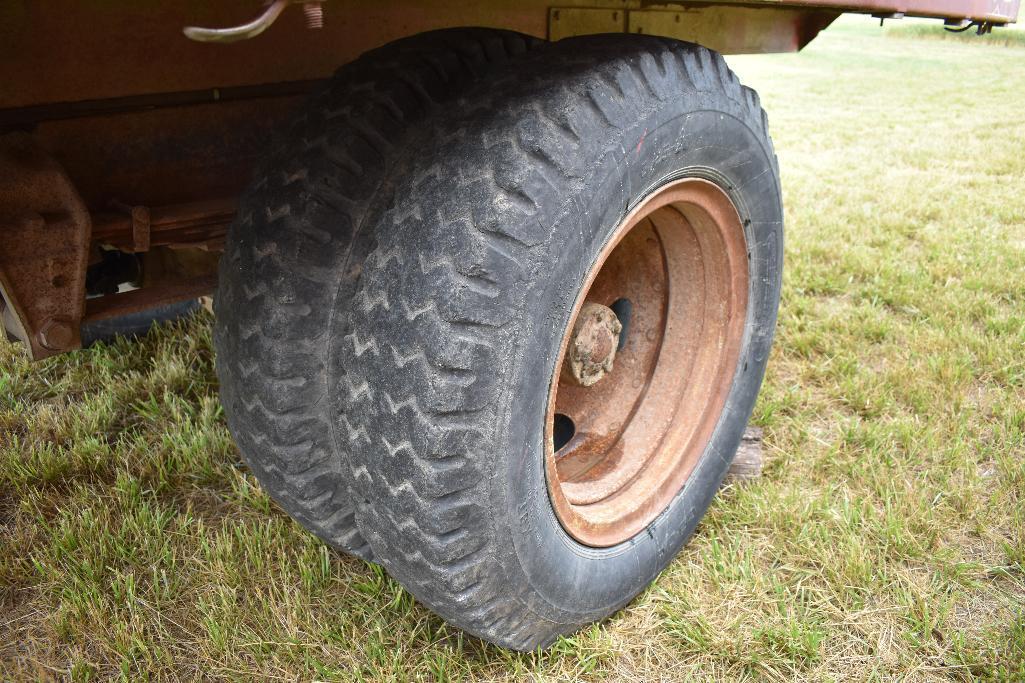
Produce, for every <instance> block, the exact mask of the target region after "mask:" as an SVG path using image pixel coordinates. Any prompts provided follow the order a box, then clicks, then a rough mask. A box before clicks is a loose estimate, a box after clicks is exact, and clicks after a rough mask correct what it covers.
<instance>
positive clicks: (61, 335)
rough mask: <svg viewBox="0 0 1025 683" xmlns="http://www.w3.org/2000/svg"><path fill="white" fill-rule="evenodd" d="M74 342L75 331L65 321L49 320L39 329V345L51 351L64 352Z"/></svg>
mask: <svg viewBox="0 0 1025 683" xmlns="http://www.w3.org/2000/svg"><path fill="white" fill-rule="evenodd" d="M74 341H75V331H74V329H73V328H72V327H71V323H69V322H68V321H67V320H59V319H56V318H51V319H50V320H47V321H46V322H45V323H43V326H42V327H41V328H39V343H40V344H42V345H43V346H44V347H46V348H48V349H50V350H51V351H66V350H68V349H70V348H71V345H72V344H73V343H74Z"/></svg>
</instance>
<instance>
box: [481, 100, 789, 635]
mask: <svg viewBox="0 0 1025 683" xmlns="http://www.w3.org/2000/svg"><path fill="white" fill-rule="evenodd" d="M683 99H684V98H680V99H679V100H676V101H672V102H668V103H666V106H664V107H662V108H661V109H660V110H657V111H654V112H652V113H651V114H650V115H649V116H648V117H646V118H644V119H642V120H640V121H638V122H637V123H636V124H635V125H634V126H632V127H631V128H629V129H628V130H627V131H626V132H625V134H624V135H623V137H622V138H621V144H619V145H618V146H616V147H615V148H614V149H611V150H607V151H606V152H605V154H604V155H603V156H602V157H601V158H600V159H599V160H596V163H595V164H594V172H593V173H592V174H591V176H590V178H589V179H588V180H587V182H585V183H584V185H583V187H582V188H581V190H580V191H579V192H578V193H576V194H575V195H574V196H573V197H570V198H569V199H568V200H567V201H566V202H565V203H563V205H562V206H561V207H560V210H559V211H558V212H555V213H554V214H553V215H550V216H547V217H545V218H542V220H546V219H547V220H549V221H551V223H552V225H553V230H552V237H551V239H550V241H549V245H550V247H549V248H550V251H549V263H550V264H551V269H550V277H548V278H541V279H539V280H538V281H535V282H534V283H532V284H531V285H530V287H529V289H528V291H527V293H526V297H525V298H524V301H526V302H530V303H528V304H527V309H526V310H525V311H524V313H523V315H524V317H525V320H524V324H523V325H522V326H521V328H520V329H521V330H522V331H523V332H522V334H521V337H520V339H521V341H520V343H519V344H518V346H517V347H516V348H515V349H514V350H513V353H512V356H513V358H511V359H510V361H511V362H509V363H507V364H505V367H506V368H507V369H508V370H509V371H510V372H511V377H510V380H509V382H508V383H507V384H506V387H507V391H506V392H505V394H504V395H503V397H502V401H503V405H502V407H501V408H500V410H499V411H498V414H499V415H503V416H507V419H506V420H505V421H503V422H502V423H501V424H500V425H499V428H498V430H497V432H496V453H497V457H496V462H495V470H494V475H493V478H492V481H491V486H490V494H491V496H492V499H493V504H494V507H493V508H492V509H494V510H496V511H497V512H498V514H497V515H496V518H495V528H496V532H497V534H498V535H499V540H498V543H497V546H498V547H499V548H501V549H502V551H501V552H502V553H503V554H504V555H505V557H504V558H503V564H504V566H505V567H506V568H507V569H508V570H511V571H513V572H516V573H521V574H522V578H523V579H524V580H525V581H526V582H527V584H529V586H530V588H531V589H532V590H529V591H526V595H525V598H524V599H525V600H526V601H527V602H528V605H527V606H528V607H529V608H530V609H531V610H532V611H534V612H536V613H537V614H539V615H540V616H542V617H544V618H546V619H550V620H553V621H555V622H557V623H573V622H576V623H579V622H582V621H585V620H589V619H593V618H598V617H601V616H604V615H606V614H608V613H609V612H610V611H613V610H615V609H617V608H618V607H620V606H622V605H624V604H625V603H626V602H628V601H629V600H630V599H631V598H632V597H633V596H635V595H636V594H637V593H638V592H640V591H641V590H643V589H644V588H645V587H646V586H647V585H648V584H649V583H650V582H651V581H652V580H653V579H654V578H655V576H656V575H657V574H658V573H659V572H660V571H661V570H662V569H663V568H664V567H665V566H666V565H667V564H668V562H669V561H670V560H671V559H672V557H673V556H674V555H675V554H676V553H677V552H678V551H679V549H680V548H681V547H682V545H683V544H684V543H685V542H686V540H687V538H688V537H689V536H690V535H691V533H692V532H693V531H694V528H695V527H696V525H697V523H698V521H699V520H700V519H701V517H702V516H703V514H704V512H705V510H706V508H707V507H708V505H709V504H710V502H711V500H712V498H713V496H714V495H715V492H716V491H717V489H718V487H719V485H720V483H721V481H722V478H723V477H724V475H725V473H726V471H727V469H728V468H729V464H730V462H731V460H732V458H733V455H734V453H735V452H736V449H737V447H738V445H739V443H740V440H741V437H742V435H743V431H744V428H745V427H746V425H747V421H748V419H749V417H750V415H751V411H752V409H753V407H754V402H755V398H756V397H757V394H758V390H759V388H760V386H761V381H762V378H763V376H764V372H765V364H766V361H767V358H768V352H769V347H770V345H771V341H772V331H773V329H774V327H775V322H776V311H777V307H778V302H779V291H780V283H781V271H782V246H783V244H782V204H781V200H780V192H779V181H778V174H777V172H776V170H775V163H774V157H773V153H772V150H771V147H770V143H769V142H768V140H767V138H766V137H765V135H764V133H763V132H761V131H759V130H757V126H755V127H752V122H751V121H750V120H749V119H750V114H749V113H748V110H746V109H745V108H744V107H742V106H741V105H739V104H738V103H736V102H734V101H733V100H731V99H730V98H727V97H724V96H723V95H721V94H719V93H698V94H696V96H695V97H693V98H686V99H689V102H686V103H685V102H683V101H682V100H683ZM688 105H689V106H688ZM683 177H701V178H705V179H707V180H711V181H713V182H716V183H717V184H718V185H719V186H720V187H721V188H722V189H723V190H725V191H726V192H727V194H728V195H729V196H730V198H731V199H732V200H733V202H734V205H735V206H736V208H737V210H738V213H739V214H740V217H741V223H742V224H743V226H744V231H745V235H744V237H745V241H746V243H747V248H748V255H749V291H748V297H749V298H748V301H749V305H748V311H747V320H746V323H745V327H744V340H743V344H742V348H741V353H740V358H739V360H738V365H737V372H736V374H735V376H734V379H733V382H732V387H731V389H730V392H729V395H728V397H727V400H726V404H725V407H724V409H723V413H722V415H721V417H720V419H719V422H718V424H717V426H716V428H715V430H714V432H713V435H712V437H711V439H710V441H709V444H708V446H707V447H706V449H705V451H704V453H703V454H702V455H701V457H700V459H699V461H698V463H697V465H696V466H695V468H694V470H693V472H692V473H691V475H690V476H689V477H688V479H687V481H686V483H685V485H684V487H683V488H682V489H681V491H680V492H679V493H678V494H677V495H676V496H675V498H674V499H673V500H672V502H671V503H670V504H669V506H668V507H667V508H666V509H665V510H664V511H663V512H662V513H661V514H660V515H659V517H657V518H656V519H655V520H654V521H653V522H652V523H651V524H650V525H649V526H648V527H647V528H646V529H645V530H644V531H643V532H641V533H639V534H637V535H636V536H634V537H633V538H631V539H629V540H628V541H626V542H624V543H620V544H618V545H615V546H612V547H608V548H594V547H589V546H585V545H582V544H580V543H579V542H577V541H576V540H575V539H573V538H572V537H571V536H570V535H569V534H568V533H566V531H565V530H564V529H563V527H562V526H561V524H560V523H559V521H558V518H557V517H556V515H555V511H554V508H553V506H552V504H551V501H550V499H549V496H548V489H547V484H546V480H545V473H544V440H545V431H544V421H545V415H546V409H547V401H548V394H549V388H550V382H551V378H552V377H553V375H554V369H555V367H554V366H555V363H556V360H557V355H558V349H559V346H560V343H561V339H562V336H563V334H564V331H565V330H566V329H567V328H568V325H569V316H570V314H571V312H572V310H573V304H574V302H575V300H576V297H577V295H578V293H579V290H580V286H581V283H582V282H583V281H584V278H585V277H586V274H587V273H588V271H589V270H590V268H591V266H592V264H593V263H594V262H595V259H596V258H597V256H598V254H599V253H600V252H601V250H602V248H603V247H604V245H605V244H606V243H607V242H608V240H609V239H610V238H611V236H612V234H613V232H614V231H615V229H616V227H617V226H618V225H619V223H620V221H621V220H622V218H623V217H624V216H625V215H626V213H627V212H628V210H629V209H630V208H631V207H632V206H634V205H636V204H637V203H638V202H639V201H641V200H642V199H643V198H644V197H645V196H646V195H648V194H650V193H651V192H652V191H654V190H656V189H657V188H658V187H660V186H662V185H664V184H666V183H668V182H671V181H673V180H677V179H679V178H683ZM502 536H505V538H504V539H503V538H502ZM521 595H522V594H521Z"/></svg>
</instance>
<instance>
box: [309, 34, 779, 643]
mask: <svg viewBox="0 0 1025 683" xmlns="http://www.w3.org/2000/svg"><path fill="white" fill-rule="evenodd" d="M452 111H453V112H455V113H454V114H453V115H452V116H450V117H447V118H446V119H445V120H442V121H439V122H438V123H437V125H436V126H435V127H434V128H433V129H431V130H429V131H425V132H424V133H423V134H422V135H421V136H420V137H419V138H418V139H417V140H416V141H415V144H414V145H412V147H413V148H414V149H415V150H416V151H415V154H409V155H407V156H406V157H405V158H404V160H403V162H402V163H401V164H399V166H398V167H397V171H396V176H395V186H396V196H397V197H399V198H401V201H398V202H396V203H395V204H394V205H392V206H390V207H384V208H382V211H381V212H380V214H379V216H378V218H376V219H375V220H374V221H373V222H374V224H375V244H376V246H375V248H374V249H373V251H372V253H371V254H370V255H369V256H368V258H367V259H366V261H365V262H364V264H363V269H362V273H361V275H360V280H359V283H358V286H357V288H356V293H355V296H354V298H353V300H352V302H351V303H350V302H346V301H342V300H339V299H336V300H335V307H336V308H335V317H336V320H337V321H338V324H337V326H336V328H335V331H334V333H333V335H332V337H331V340H330V343H331V345H332V351H331V355H332V358H333V362H331V363H330V365H329V371H330V372H331V373H333V374H332V376H331V379H330V381H329V387H330V388H331V391H332V394H331V395H332V401H331V404H332V405H333V406H335V407H336V409H337V410H338V421H337V424H338V425H340V430H339V436H340V438H342V440H344V441H345V442H346V443H347V444H348V447H349V448H350V449H351V457H350V459H349V462H350V464H351V476H352V480H351V481H352V486H353V491H354V492H355V496H356V506H357V510H356V522H357V524H358V527H359V529H360V531H361V532H362V534H363V536H364V538H366V539H367V541H368V542H369V543H370V545H371V547H372V548H373V552H374V556H375V558H376V559H377V560H378V561H379V562H381V563H382V564H383V565H384V566H385V567H386V568H387V570H388V571H389V572H390V573H391V574H392V575H393V576H394V577H396V578H397V579H398V580H399V581H400V582H402V583H403V585H405V586H406V587H407V588H408V589H409V590H410V591H411V592H412V593H413V594H414V595H415V596H416V597H417V598H418V599H420V600H421V601H422V602H424V603H425V604H426V605H428V606H429V607H431V608H432V609H434V610H435V611H436V612H438V613H439V614H440V615H442V616H443V617H445V618H446V619H448V620H449V621H451V622H453V623H454V624H456V625H458V626H460V627H462V628H463V629H465V630H467V631H469V632H471V633H474V634H476V635H478V636H481V637H483V638H486V639H488V640H490V641H492V642H495V643H498V644H500V645H503V646H507V647H511V648H515V649H520V650H530V649H533V648H535V647H538V646H545V645H547V644H549V643H551V642H552V641H553V640H554V639H555V638H556V637H557V636H558V635H560V634H565V633H569V632H572V631H574V630H575V629H577V628H579V627H580V626H581V625H583V624H585V623H587V622H590V621H593V620H595V619H600V618H602V617H605V616H607V615H609V614H611V613H612V612H614V611H615V610H617V609H619V608H620V607H622V606H623V605H625V604H626V603H627V602H628V601H629V600H630V599H631V598H633V596H635V595H636V594H637V593H638V592H639V591H641V590H642V589H643V588H644V587H645V586H647V585H648V583H650V582H651V581H652V580H653V579H654V578H655V576H656V575H657V574H658V573H659V572H660V571H661V570H662V569H663V568H664V567H665V566H666V564H667V563H668V562H669V561H670V560H671V559H672V557H673V556H674V554H675V553H676V552H677V551H678V550H679V549H680V547H681V546H682V545H683V543H684V542H685V541H686V539H687V538H688V537H689V535H690V534H691V533H692V532H693V530H694V528H695V526H696V524H697V522H698V520H699V519H700V518H701V516H702V515H703V513H704V511H705V510H706V508H707V507H708V505H709V504H710V502H711V500H712V497H713V496H714V494H715V492H716V490H717V488H718V485H719V483H720V481H721V480H722V478H723V476H724V474H725V473H726V471H727V469H728V467H729V463H730V461H731V459H732V458H733V455H734V454H735V452H736V449H737V447H738V444H739V443H740V439H741V436H742V434H743V431H744V427H745V425H746V423H747V420H748V418H749V416H750V414H751V410H752V408H753V405H754V401H755V397H756V395H757V393H758V390H759V387H760V384H761V381H762V377H763V375H764V370H765V363H766V360H767V357H768V353H769V348H770V345H771V340H772V335H773V329H774V325H775V319H776V310H777V307H778V302H779V293H780V282H781V268H782V246H783V243H782V204H781V199H780V189H779V177H778V170H777V166H776V160H775V156H774V154H773V151H772V145H771V142H770V140H769V136H768V131H767V124H766V118H765V115H764V113H763V112H762V110H761V108H760V106H759V103H758V99H757V96H756V95H755V93H754V92H753V91H752V90H750V89H748V88H744V87H742V86H741V85H740V83H739V82H738V81H737V79H736V77H735V76H734V75H733V73H732V72H731V71H730V70H729V69H728V67H727V66H726V64H725V63H724V61H723V60H722V58H721V57H720V56H719V55H717V54H716V53H714V52H711V51H709V50H707V49H704V48H702V47H699V46H696V45H691V44H686V43H680V42H676V41H670V40H662V39H657V38H649V37H643V36H621V35H615V36H588V37H581V38H573V39H568V40H564V41H560V42H559V43H555V44H552V45H550V46H547V47H545V48H543V49H541V50H538V51H535V52H533V53H531V54H528V55H524V56H523V57H521V58H520V59H518V60H517V61H516V62H515V63H513V64H510V65H508V66H507V67H504V68H503V69H501V70H499V71H497V72H495V73H494V74H493V76H492V77H491V78H489V79H488V80H487V81H486V82H481V83H479V84H478V85H477V86H475V87H474V88H473V89H472V90H471V91H469V92H468V93H466V94H465V95H464V96H463V97H462V98H460V99H459V101H458V102H457V104H456V106H454V107H453V108H452Z"/></svg>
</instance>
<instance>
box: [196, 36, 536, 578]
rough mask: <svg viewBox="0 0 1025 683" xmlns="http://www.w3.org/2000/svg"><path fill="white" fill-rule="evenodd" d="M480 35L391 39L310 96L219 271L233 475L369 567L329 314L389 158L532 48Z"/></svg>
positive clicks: (339, 298) (364, 240)
mask: <svg viewBox="0 0 1025 683" xmlns="http://www.w3.org/2000/svg"><path fill="white" fill-rule="evenodd" d="M539 42H540V41H537V40H535V39H533V38H530V37H527V36H524V35H521V34H518V33H514V32H512V31H501V30H493V29H475V28H460V29H446V30H440V31H433V32H430V33H424V34H421V35H417V36H413V37H411V38H405V39H402V40H399V41H396V42H394V43H391V44H389V45H386V46H384V47H381V48H378V49H376V50H373V51H371V52H368V53H367V54H365V55H363V56H362V57H360V58H359V59H357V60H356V61H354V62H352V63H351V64H348V65H346V66H344V67H342V68H341V69H339V71H338V72H337V73H336V74H335V76H334V77H333V78H332V79H331V80H330V82H328V83H327V84H326V85H325V86H324V87H322V88H321V89H320V90H318V91H317V92H315V93H314V94H313V95H312V96H311V97H310V98H309V100H308V101H307V102H306V104H305V106H304V108H303V109H302V111H300V112H299V114H298V115H297V116H296V117H295V119H294V120H293V121H292V123H291V124H290V127H289V129H288V130H287V131H285V133H284V134H283V136H282V137H281V139H280V140H278V141H277V142H276V144H275V145H274V148H273V150H272V151H271V153H270V154H269V155H268V158H267V159H266V160H265V161H264V162H263V163H262V165H261V166H260V168H259V170H258V171H257V173H256V178H255V180H254V181H253V183H252V185H251V186H250V188H249V190H248V191H247V192H246V193H245V195H244V196H243V197H242V199H241V201H240V205H239V212H238V216H239V217H238V219H237V220H236V222H235V224H234V225H233V226H232V227H231V230H230V232H229V234H228V237H227V243H226V248H225V253H224V256H223V258H222V260H221V267H220V281H219V284H218V291H217V296H216V298H215V306H216V314H217V318H216V326H215V343H216V349H217V372H218V377H219V379H220V384H221V397H222V401H223V403H224V408H225V414H226V417H227V421H228V425H229V427H230V428H231V431H232V434H233V436H234V437H235V441H236V443H237V444H238V447H239V449H240V451H241V452H242V456H243V457H244V459H245V461H246V463H247V464H248V465H249V467H250V468H251V469H252V471H253V472H254V473H255V474H256V476H257V478H258V479H259V480H260V482H261V484H262V485H263V486H264V488H265V489H266V490H267V491H268V492H269V493H270V494H271V495H272V496H273V498H274V499H275V500H276V501H277V502H278V503H279V504H280V505H281V507H283V508H284V509H285V510H286V511H287V512H288V513H289V514H290V515H291V516H292V517H294V518H295V519H297V520H298V521H299V522H300V523H302V524H303V525H304V526H305V527H307V528H308V529H310V530H311V531H313V532H314V533H316V534H317V535H318V536H320V537H321V538H323V539H324V540H326V541H327V542H328V543H330V544H331V545H333V546H335V547H337V548H340V549H342V550H346V551H348V552H350V553H353V554H355V555H358V556H360V557H363V558H365V559H371V549H370V547H369V546H368V545H367V544H366V542H365V541H364V540H363V538H362V537H361V536H360V534H359V531H358V529H357V528H356V525H355V523H354V521H353V512H354V510H353V506H352V504H351V501H350V497H349V493H348V489H347V485H346V482H347V480H348V477H347V474H346V471H347V464H346V462H345V458H346V457H347V446H346V444H345V443H344V442H343V443H341V444H339V443H338V442H337V441H336V440H335V439H334V438H333V436H332V424H333V422H334V421H335V420H336V419H337V415H336V413H335V411H334V410H333V407H332V406H331V404H330V402H329V401H328V400H327V396H328V394H329V389H330V388H331V387H330V386H329V374H330V373H329V372H328V368H329V365H330V362H331V359H330V357H329V355H328V352H329V343H328V341H329V340H330V334H331V325H332V310H333V308H334V307H336V306H339V305H342V306H344V305H346V304H347V303H348V301H349V299H350V298H351V297H352V294H353V288H354V286H355V281H356V278H358V276H359V273H360V270H361V268H362V262H363V259H364V257H365V256H366V254H367V253H368V252H369V251H370V249H371V248H372V247H373V241H372V240H373V235H372V234H371V232H372V231H371V230H370V229H369V228H368V227H367V223H368V219H367V216H368V214H369V213H370V211H371V208H372V207H373V206H374V204H375V202H387V201H388V198H389V196H390V194H389V193H390V191H391V185H390V177H391V169H392V166H393V163H394V160H395V159H396V158H397V157H398V156H399V155H400V154H402V153H403V152H404V151H405V148H406V142H407V141H408V138H409V137H410V135H411V132H412V131H414V130H416V129H417V127H418V126H420V125H422V123H423V122H424V121H425V120H428V119H429V117H430V116H432V115H433V114H435V113H436V112H437V111H439V110H440V109H441V108H442V107H443V106H444V104H445V103H447V102H449V101H451V100H452V99H453V98H454V97H455V96H457V95H459V94H460V93H461V92H462V91H464V90H465V89H466V88H467V87H469V85H470V84H471V83H473V82H474V81H475V80H477V79H480V78H482V77H484V76H485V75H486V74H487V73H489V72H490V71H491V70H493V69H494V68H495V67H496V66H497V65H500V64H502V63H504V62H506V61H508V60H510V59H511V58H513V57H515V56H516V55H519V54H521V53H523V52H526V51H527V50H529V49H531V48H532V47H534V46H536V45H538V44H539Z"/></svg>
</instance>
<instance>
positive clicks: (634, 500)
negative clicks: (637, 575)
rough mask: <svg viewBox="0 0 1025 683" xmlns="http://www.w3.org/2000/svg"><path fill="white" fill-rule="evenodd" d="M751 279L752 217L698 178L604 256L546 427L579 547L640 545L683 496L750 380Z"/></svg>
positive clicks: (558, 504)
mask: <svg viewBox="0 0 1025 683" xmlns="http://www.w3.org/2000/svg"><path fill="white" fill-rule="evenodd" d="M747 278H748V264H747V246H746V242H745V239H744V230H743V227H742V225H741V220H740V216H739V215H738V214H737V210H736V208H735V207H734V205H733V203H732V201H731V200H730V198H729V197H728V196H727V194H726V193H725V192H724V191H723V190H722V189H720V187H719V186H718V185H716V184H715V183H712V182H709V181H707V180H702V179H698V178H685V179H682V180H677V181H674V182H671V183H668V184H666V185H664V186H663V187H661V188H659V189H658V190H657V191H655V192H653V193H652V194H650V195H649V196H648V197H646V198H645V199H644V200H643V201H642V202H641V203H640V204H639V205H638V206H637V207H635V208H634V209H633V210H631V211H630V213H629V214H628V215H627V216H626V218H624V219H623V221H622V222H621V223H620V225H619V226H618V227H617V229H616V231H615V232H614V233H613V235H612V238H611V239H610V240H609V242H608V244H607V245H606V246H605V247H604V248H603V249H602V251H601V253H600V254H599V255H598V258H597V259H596V261H595V263H594V265H593V266H592V267H591V270H590V272H589V273H588V276H587V278H586V280H585V281H584V286H583V287H582V288H581V293H580V295H579V296H578V297H577V301H576V304H575V306H574V310H573V315H572V316H571V317H570V324H569V325H568V327H567V332H566V334H565V335H564V336H563V340H562V345H561V348H560V350H559V357H558V361H557V363H556V365H555V373H554V375H553V378H552V382H551V388H550V390H549V397H548V410H547V416H546V422H545V424H546V428H545V473H546V478H547V482H548V492H549V496H550V498H551V501H552V504H553V506H554V508H555V512H556V514H557V516H558V518H559V521H560V522H561V524H562V526H563V528H564V529H565V530H566V531H567V532H568V533H569V534H570V535H571V536H573V537H574V538H575V539H576V540H578V541H580V542H581V543H584V544H586V545H590V546H596V547H607V546H612V545H616V544H618V543H621V542H623V541H626V540H628V539H629V538H631V537H632V536H634V535H635V534H637V533H638V532H640V531H641V530H643V529H644V528H645V527H647V526H648V525H649V524H650V523H651V522H652V521H653V520H654V519H655V518H656V517H657V516H658V515H659V514H660V513H661V512H662V511H663V510H665V509H666V507H667V506H668V505H669V503H670V502H671V501H672V499H673V497H674V496H675V495H676V493H677V492H679V491H680V489H681V488H682V487H683V485H684V483H685V482H686V480H687V477H688V476H689V475H690V473H691V471H692V470H693V469H694V466H695V465H696V464H697V461H698V459H699V458H700V456H701V454H702V453H703V452H704V450H705V447H706V445H707V444H708V441H709V439H710V438H711V436H712V433H713V431H714V429H715V426H716V424H717V423H718V421H719V417H720V415H721V414H722V411H723V408H724V406H725V403H726V398H727V395H728V394H729V389H730V386H731V384H732V380H733V377H734V375H735V373H736V370H737V363H738V358H739V356H740V347H741V341H742V338H743V333H744V322H745V318H746V315H747V291H748V282H747ZM624 302H625V303H624ZM610 314H611V315H610ZM617 327H621V329H617Z"/></svg>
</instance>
